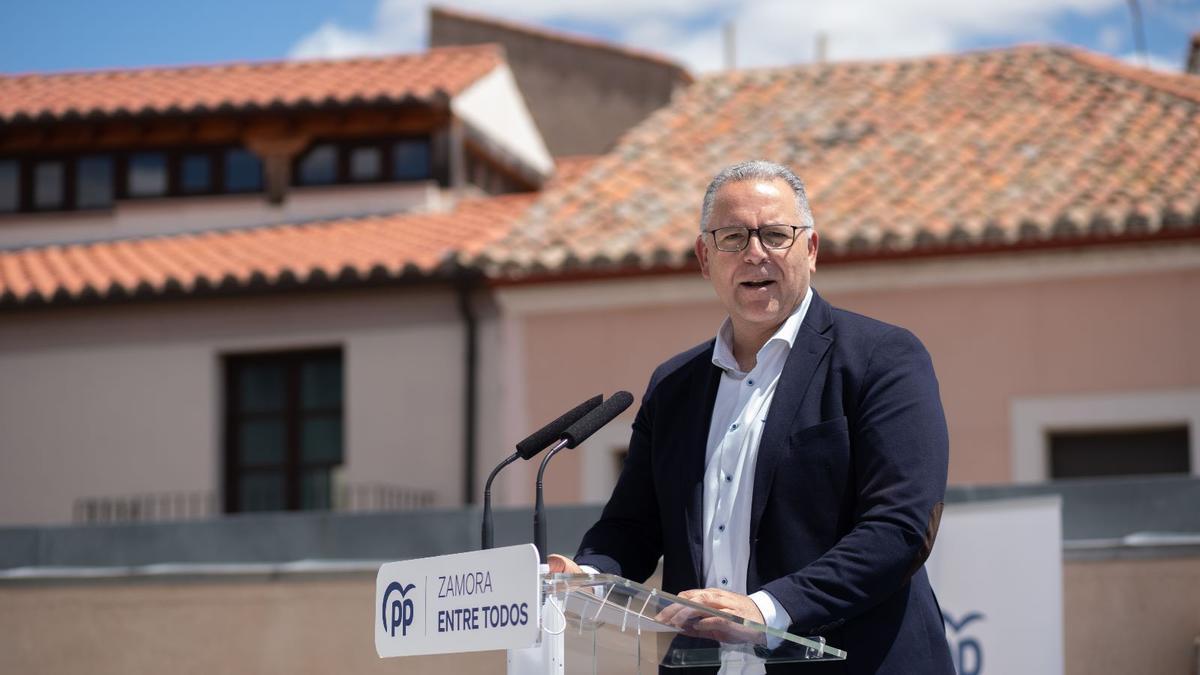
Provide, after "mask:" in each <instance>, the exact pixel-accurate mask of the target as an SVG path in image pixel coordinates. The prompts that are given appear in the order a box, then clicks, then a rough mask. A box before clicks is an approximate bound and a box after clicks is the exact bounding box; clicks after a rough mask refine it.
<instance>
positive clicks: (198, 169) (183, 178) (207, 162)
mask: <svg viewBox="0 0 1200 675" xmlns="http://www.w3.org/2000/svg"><path fill="white" fill-rule="evenodd" d="M179 189H180V190H181V191H182V192H183V193H184V194H186V195H202V194H206V193H208V192H212V189H213V180H212V158H211V156H210V155H209V154H207V153H188V154H185V155H184V156H183V157H182V158H181V159H180V161H179Z"/></svg>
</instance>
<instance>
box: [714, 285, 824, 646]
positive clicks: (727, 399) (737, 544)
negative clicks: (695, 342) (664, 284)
mask: <svg viewBox="0 0 1200 675" xmlns="http://www.w3.org/2000/svg"><path fill="white" fill-rule="evenodd" d="M812 297H813V292H812V288H809V289H808V293H807V294H805V296H804V300H803V301H802V302H801V303H800V306H799V307H797V308H796V311H794V312H792V314H791V316H789V317H788V318H787V320H786V321H784V322H783V325H781V326H780V327H779V330H777V331H775V334H774V335H772V336H771V338H770V339H769V340H767V342H766V344H764V345H763V346H762V348H761V349H759V350H758V355H757V357H756V360H755V365H754V368H752V369H751V370H750V371H749V372H743V371H742V370H741V369H740V367H739V366H738V362H737V359H735V358H734V357H733V324H732V323H731V322H730V320H729V319H725V322H724V323H723V324H721V329H720V330H719V331H718V332H717V341H716V346H715V348H714V349H713V357H712V362H713V364H714V365H716V366H717V367H718V368H720V369H721V370H722V373H721V384H720V387H719V388H718V389H717V399H716V402H715V404H714V405H713V414H712V422H711V424H710V425H709V427H708V447H707V454H706V455H705V462H704V584H705V586H707V587H709V588H721V589H725V590H729V591H734V592H736V593H743V594H744V593H745V592H746V573H747V570H748V568H749V566H750V507H751V504H752V502H753V499H754V467H755V464H756V463H757V460H758V444H759V442H760V441H761V440H762V432H763V426H764V424H765V423H766V421H767V411H768V410H770V408H771V400H772V399H773V398H774V397H775V387H776V385H777V384H779V376H780V374H781V373H782V372H783V364H784V362H785V361H787V357H788V354H789V353H790V352H791V350H792V345H793V344H794V342H795V340H796V333H797V331H799V329H800V324H801V323H803V322H804V315H805V314H807V313H808V306H809V305H810V304H812ZM750 599H751V600H753V601H754V604H755V605H757V606H758V609H759V611H761V612H762V615H763V620H764V622H765V623H766V624H767V625H768V626H771V627H772V628H779V629H786V628H787V627H788V625H790V624H791V622H792V621H791V616H790V615H789V614H788V612H787V610H785V609H784V608H783V606H782V605H780V604H779V601H778V600H776V599H775V598H774V597H773V596H772V595H771V594H770V593H767V592H766V591H758V592H756V593H754V594H752V595H751V596H750Z"/></svg>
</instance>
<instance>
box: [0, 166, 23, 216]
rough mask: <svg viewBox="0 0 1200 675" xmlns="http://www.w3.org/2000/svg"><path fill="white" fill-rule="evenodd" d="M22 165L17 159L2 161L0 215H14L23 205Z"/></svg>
mask: <svg viewBox="0 0 1200 675" xmlns="http://www.w3.org/2000/svg"><path fill="white" fill-rule="evenodd" d="M20 185H21V165H20V164H18V163H17V160H15V159H0V213H12V212H13V211H16V210H17V208H19V207H20V205H21V192H20Z"/></svg>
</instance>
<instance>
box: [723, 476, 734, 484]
mask: <svg viewBox="0 0 1200 675" xmlns="http://www.w3.org/2000/svg"><path fill="white" fill-rule="evenodd" d="M725 482H726V483H732V482H733V476H730V475H729V474H725Z"/></svg>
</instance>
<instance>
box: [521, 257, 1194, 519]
mask: <svg viewBox="0 0 1200 675" xmlns="http://www.w3.org/2000/svg"><path fill="white" fill-rule="evenodd" d="M848 267H849V266H844V267H843V268H840V269H838V270H836V272H835V273H836V274H837V275H840V276H841V277H842V278H845V277H846V275H847V274H853V271H854V270H853V269H847V268H848ZM831 276H832V274H831ZM821 280H822V277H821V275H820V273H818V276H817V278H816V281H815V286H816V287H817V289H818V290H820V289H821ZM630 283H631V285H634V284H636V283H637V282H633V281H631V282H630ZM642 283H647V282H645V281H643V282H642ZM843 286H844V285H843ZM634 288H636V286H634ZM635 293H636V291H635ZM823 295H824V297H825V298H826V299H827V300H829V301H830V302H831V303H833V304H834V305H836V306H840V307H843V308H846V309H850V310H853V311H857V312H860V313H863V314H866V315H869V316H872V317H875V318H878V319H881V320H884V321H887V322H890V323H895V324H899V325H902V326H904V327H906V328H908V329H910V330H912V331H913V332H914V333H915V334H916V335H917V336H918V337H920V338H921V340H922V341H924V343H925V345H926V346H927V347H928V348H929V351H930V353H931V354H932V356H933V360H934V365H935V367H936V369H937V373H938V377H939V380H940V383H941V387H942V400H943V403H944V405H945V408H946V414H947V418H948V423H949V427H950V437H951V460H950V481H951V483H957V484H962V483H997V482H1007V481H1009V480H1011V479H1012V456H1011V452H1012V450H1011V438H1010V436H1011V432H1010V403H1011V401H1012V400H1013V399H1014V398H1017V397H1023V396H1036V395H1048V394H1088V393H1098V392H1126V391H1142V390H1158V389H1172V388H1183V387H1195V386H1198V385H1200V353H1198V350H1197V349H1196V348H1195V346H1194V345H1195V336H1196V335H1198V334H1200V269H1196V268H1191V269H1176V270H1169V271H1162V272H1159V271H1154V270H1141V271H1136V272H1123V273H1114V274H1103V273H1100V274H1093V275H1090V276H1075V277H1072V278H1053V276H1052V275H1050V276H1046V277H1043V278H1042V279H1040V280H1036V279H1035V280H1028V281H993V282H987V283H981V282H978V281H972V282H959V283H957V284H955V283H947V284H945V285H937V284H935V285H928V286H921V287H909V288H905V287H903V284H896V285H894V286H887V285H884V286H882V287H876V288H873V289H871V290H842V291H839V290H837V287H836V286H835V287H834V290H831V291H828V292H823ZM722 317H723V313H722V312H721V310H720V307H719V306H718V305H717V304H716V302H715V300H712V301H705V300H703V299H699V300H697V301H694V302H689V303H680V304H674V305H661V306H640V307H636V308H621V307H613V308H609V309H604V310H587V311H570V310H563V311H555V312H546V313H542V314H531V315H529V316H527V317H525V319H524V321H525V330H524V331H523V333H524V335H525V344H524V349H525V350H526V354H527V355H528V356H527V364H528V371H527V372H528V382H529V383H531V385H530V386H529V387H528V388H527V392H526V396H527V409H528V411H529V414H530V418H531V419H532V420H542V419H550V418H552V417H553V416H554V415H556V414H557V413H558V412H559V411H560V410H561V409H563V408H564V407H565V405H566V404H567V403H574V402H575V401H576V400H577V399H582V398H584V397H585V396H587V395H589V394H592V393H595V392H597V391H603V392H605V393H609V392H612V391H614V390H616V389H629V390H630V391H632V392H634V393H635V394H637V395H639V396H640V394H641V393H642V391H643V390H644V388H645V385H646V382H647V379H648V377H649V375H650V372H651V371H652V370H653V368H654V366H655V365H656V364H658V363H659V362H661V361H662V360H663V359H665V358H667V357H669V356H670V355H672V354H674V353H676V352H678V351H681V350H683V349H686V348H687V347H690V346H692V345H694V344H696V343H698V342H700V341H702V340H705V339H708V338H709V337H711V336H712V334H713V333H714V332H715V330H716V328H717V326H718V325H719V323H720V321H721V319H722ZM565 374H569V375H570V376H569V377H564V375H565ZM534 383H536V386H534ZM627 415H630V416H631V415H632V411H630V412H629V413H627ZM580 467H581V463H580V461H579V458H578V457H577V456H572V455H564V456H563V457H562V458H561V459H560V460H556V464H555V465H553V466H552V469H551V471H552V472H553V473H554V480H553V481H549V482H548V490H549V495H550V497H549V499H550V500H551V501H565V502H570V501H575V499H574V498H573V495H576V494H578V493H579V490H580V481H581V480H584V478H583V477H582V476H581V475H580Z"/></svg>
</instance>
